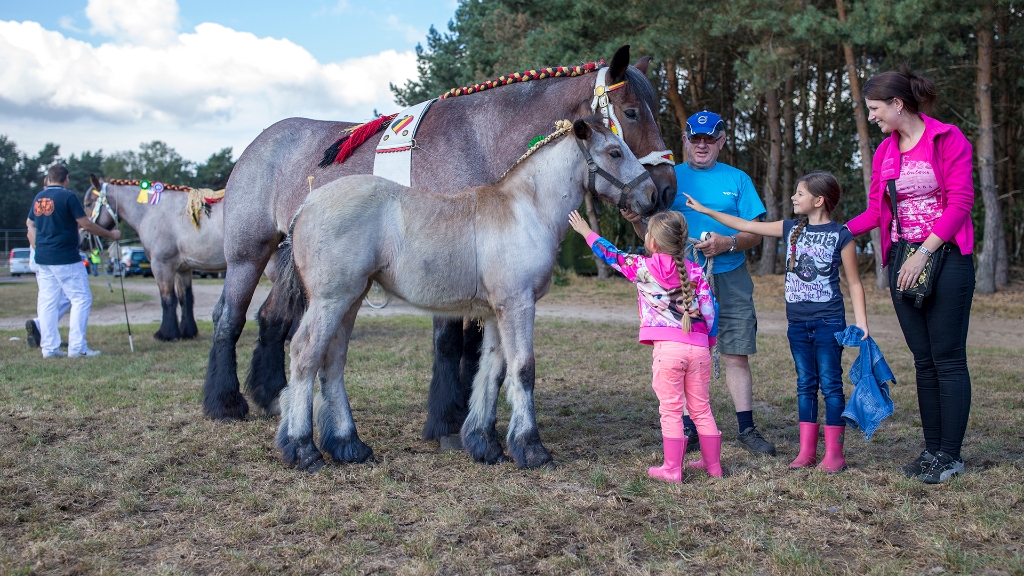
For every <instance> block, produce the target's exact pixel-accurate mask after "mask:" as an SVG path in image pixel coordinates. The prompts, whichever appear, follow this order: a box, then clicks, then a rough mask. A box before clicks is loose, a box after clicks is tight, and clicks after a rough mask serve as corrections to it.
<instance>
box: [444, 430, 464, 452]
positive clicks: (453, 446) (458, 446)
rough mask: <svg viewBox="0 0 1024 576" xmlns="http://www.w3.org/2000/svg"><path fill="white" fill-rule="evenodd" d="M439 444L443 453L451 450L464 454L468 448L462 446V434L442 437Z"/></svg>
mask: <svg viewBox="0 0 1024 576" xmlns="http://www.w3.org/2000/svg"><path fill="white" fill-rule="evenodd" d="M437 443H438V445H439V446H440V448H441V450H442V451H449V450H451V451H455V452H462V451H463V450H465V449H466V447H465V446H463V445H462V435H461V434H448V435H447V436H441V437H440V438H438V439H437Z"/></svg>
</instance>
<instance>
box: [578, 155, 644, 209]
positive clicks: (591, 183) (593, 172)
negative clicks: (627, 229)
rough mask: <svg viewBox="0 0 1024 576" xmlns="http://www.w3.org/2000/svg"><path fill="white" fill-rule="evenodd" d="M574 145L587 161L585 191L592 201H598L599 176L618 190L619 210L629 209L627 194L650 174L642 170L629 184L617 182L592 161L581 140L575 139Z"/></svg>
mask: <svg viewBox="0 0 1024 576" xmlns="http://www.w3.org/2000/svg"><path fill="white" fill-rule="evenodd" d="M576 145H577V146H579V147H580V152H583V157H584V158H585V159H586V160H587V173H588V178H587V190H589V191H590V195H591V196H593V197H594V201H595V202H596V201H597V200H598V197H597V177H598V176H600V177H601V178H604V179H605V180H607V181H608V183H609V184H611V185H612V186H614V187H616V188H618V189H619V191H620V192H621V194H620V195H619V203H618V206H619V210H625V209H627V208H628V207H629V204H628V197H629V193H630V192H632V191H633V188H634V187H636V185H637V184H639V183H641V182H643V181H644V180H646V179H648V178H651V173H650V172H648V171H647V170H644V171H643V172H641V173H640V175H639V176H637V177H636V178H633V179H632V180H630V181H629V182H626V183H623V182H622V180H619V179H618V178H616V177H615V176H612V175H611V174H610V173H609V172H608V171H607V170H605V169H604V168H601V167H600V166H599V165H598V164H597V161H596V160H594V156H593V155H591V154H590V150H587V147H586V146H584V145H583V141H582V140H580V139H579V138H577V139H576Z"/></svg>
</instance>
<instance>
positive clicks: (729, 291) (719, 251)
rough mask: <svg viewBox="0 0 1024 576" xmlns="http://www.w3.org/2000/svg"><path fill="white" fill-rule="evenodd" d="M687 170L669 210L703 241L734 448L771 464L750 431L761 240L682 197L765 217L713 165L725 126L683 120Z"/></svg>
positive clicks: (747, 191)
mask: <svg viewBox="0 0 1024 576" xmlns="http://www.w3.org/2000/svg"><path fill="white" fill-rule="evenodd" d="M683 146H684V147H685V148H686V162H684V163H682V164H679V165H677V166H676V187H677V190H678V193H677V194H676V199H675V202H674V203H673V204H672V210H675V211H677V212H682V214H683V216H685V217H686V221H687V222H688V223H689V226H690V234H691V236H692V237H693V238H704V234H705V233H707V239H706V240H701V241H700V242H698V243H697V244H696V245H695V246H696V248H697V251H698V253H697V256H698V258H699V259H700V264H702V265H703V264H705V263H706V262H707V261H708V260H710V261H711V263H712V271H711V273H712V275H713V280H714V281H713V282H712V284H711V287H712V290H714V293H715V299H716V300H717V301H718V306H719V334H718V350H719V351H720V352H721V354H722V364H724V365H725V385H726V387H727V388H729V394H730V396H732V403H733V407H734V408H735V409H736V424H737V433H736V445H737V446H741V447H743V448H744V449H746V450H747V451H748V452H751V453H752V454H767V455H770V456H775V454H776V451H775V446H774V445H772V443H771V442H769V441H767V440H765V438H764V436H762V435H761V432H760V431H759V430H758V429H757V426H755V425H754V412H753V409H754V408H753V404H754V379H753V376H752V375H751V373H750V360H749V357H750V356H751V355H752V354H756V353H757V313H756V312H755V310H754V281H753V280H752V279H751V278H750V273H749V272H747V257H746V250H747V249H748V248H751V247H753V246H756V245H757V244H759V243H760V242H761V237H760V236H758V235H757V234H751V233H749V232H741V231H737V230H736V229H734V228H730V227H728V226H726V225H724V224H719V223H718V222H717V221H715V220H714V219H712V218H709V217H707V216H704V215H703V214H698V213H697V212H694V211H693V210H690V209H689V208H687V207H686V201H685V197H684V196H683V194H689V195H691V196H693V197H694V198H696V199H697V200H698V201H700V202H701V203H702V204H704V205H705V206H708V207H709V208H712V209H714V210H718V211H719V212H722V213H724V214H729V215H730V216H736V217H739V218H742V219H744V220H757V219H760V218H762V217H763V216H764V214H765V208H764V204H763V203H762V202H761V199H760V198H759V197H758V195H757V191H756V190H755V189H754V183H753V182H752V181H751V180H750V176H747V174H746V173H745V172H743V171H742V170H740V169H738V168H733V167H732V166H729V165H728V164H723V163H722V162H719V161H718V155H719V153H720V152H721V151H722V148H723V147H725V122H724V121H723V120H722V118H721V117H719V116H718V114H715V113H714V112H709V111H707V110H704V111H701V112H697V113H696V114H694V115H693V116H690V117H689V118H688V119H687V120H686V132H685V134H684V135H683ZM623 216H625V217H626V219H627V220H629V221H630V222H632V223H633V228H634V229H635V230H636V233H637V234H638V235H639V236H640V237H641V238H642V237H643V235H644V233H645V232H646V228H645V227H644V224H643V221H642V220H641V219H640V217H639V216H638V215H636V214H634V213H632V212H630V211H624V212H623ZM685 426H686V434H687V437H688V438H690V440H691V441H692V440H693V439H694V437H695V436H696V435H697V432H696V430H695V429H694V425H693V421H692V419H691V418H690V417H689V416H687V417H686V418H685Z"/></svg>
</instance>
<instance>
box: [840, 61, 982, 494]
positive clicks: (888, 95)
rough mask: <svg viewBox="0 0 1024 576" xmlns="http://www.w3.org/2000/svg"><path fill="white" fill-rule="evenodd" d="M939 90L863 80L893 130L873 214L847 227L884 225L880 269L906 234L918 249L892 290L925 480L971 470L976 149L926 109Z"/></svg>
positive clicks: (876, 112) (874, 178)
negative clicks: (927, 284) (966, 451)
mask: <svg viewBox="0 0 1024 576" xmlns="http://www.w3.org/2000/svg"><path fill="white" fill-rule="evenodd" d="M937 95H938V93H937V92H936V90H935V84H933V83H932V81H931V80H928V79H927V78H922V77H920V76H917V75H916V74H914V73H912V72H909V71H903V72H883V73H881V74H878V75H877V76H874V77H872V78H871V79H870V80H868V82H867V84H865V85H864V101H865V103H866V105H867V109H868V120H869V121H873V122H875V123H877V124H878V127H879V128H880V129H881V130H882V132H884V133H886V134H890V136H889V137H888V138H886V139H885V140H883V141H882V143H881V144H880V145H879V146H878V149H877V150H876V151H875V157H874V160H873V162H872V170H871V189H870V190H869V193H868V208H867V210H866V211H864V212H863V213H862V214H859V215H858V216H855V217H854V218H852V219H851V220H850V221H849V222H847V223H846V226H847V227H848V228H849V229H850V232H852V233H853V234H855V235H856V234H864V233H865V232H868V231H870V230H873V229H875V228H881V231H882V234H881V242H880V244H881V246H880V247H879V248H880V250H879V251H880V252H881V258H882V264H883V265H888V264H889V263H890V262H891V261H892V259H893V254H894V252H895V251H894V250H893V248H894V246H895V247H900V246H901V240H902V242H903V243H905V244H909V245H910V247H913V248H915V252H914V254H913V255H912V256H910V257H909V258H907V259H906V260H905V261H904V262H903V265H902V266H900V267H898V268H897V267H896V266H889V292H890V295H891V296H892V305H893V308H894V309H895V310H896V317H897V318H898V319H899V321H900V328H901V329H902V330H903V336H904V337H905V338H906V340H907V346H908V347H909V348H910V351H911V352H912V353H913V354H914V368H915V371H916V375H917V403H918V408H919V409H920V411H921V429H922V431H923V433H924V445H925V449H924V451H922V452H921V454H920V455H918V456H917V458H914V459H913V460H912V461H911V462H910V463H909V464H907V465H906V466H904V468H903V471H904V473H905V474H906V475H907V477H908V478H917V479H919V480H921V481H922V482H925V483H928V484H938V483H942V482H946V481H948V480H949V479H950V478H952V477H954V476H957V475H959V474H963V472H964V461H963V458H962V457H961V455H960V448H961V446H962V445H963V442H964V434H965V432H966V431H967V418H968V416H970V413H971V374H970V371H969V370H968V369H967V327H968V325H969V324H970V319H971V300H972V299H973V298H974V259H973V257H972V256H971V253H972V251H973V249H974V225H973V224H972V223H971V208H972V207H973V206H974V182H973V180H972V177H971V170H972V158H973V156H972V154H973V153H972V150H971V143H970V142H968V141H967V138H965V137H964V135H963V133H962V132H960V129H959V128H957V127H956V126H953V125H951V124H943V123H942V122H939V121H938V120H935V119H934V118H931V117H929V116H925V115H924V114H923V113H922V111H927V110H928V109H930V108H931V105H932V104H933V103H934V101H935V98H936V96H937ZM893 188H894V190H893ZM892 194H895V196H896V202H895V207H894V205H893V201H892V198H891V195H892ZM933 254H935V255H936V256H938V257H941V258H942V261H941V265H940V267H939V268H938V270H937V271H935V270H933V273H932V277H933V279H934V290H933V292H932V294H931V295H930V296H928V297H927V298H925V299H924V300H923V301H922V302H921V303H920V307H917V302H915V299H914V298H908V297H904V296H902V295H901V293H900V292H901V291H902V290H906V289H908V288H910V287H911V286H912V285H913V284H915V283H916V282H917V281H918V279H919V278H920V277H921V271H922V270H923V269H924V267H925V264H926V262H927V261H928V260H929V259H931V258H932V257H933V256H932V255H933Z"/></svg>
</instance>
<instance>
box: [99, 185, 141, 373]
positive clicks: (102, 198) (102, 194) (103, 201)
mask: <svg viewBox="0 0 1024 576" xmlns="http://www.w3.org/2000/svg"><path fill="white" fill-rule="evenodd" d="M93 193H95V194H96V195H97V196H98V197H99V198H98V199H97V201H96V207H95V208H93V211H92V222H93V224H95V223H96V220H98V219H99V215H100V208H106V209H107V212H108V213H110V217H111V218H113V219H114V228H117V226H118V224H120V221H119V220H118V218H117V212H116V211H114V209H113V208H111V207H110V203H109V202H107V183H106V182H104V183H103V187H102V189H101V190H100V191H98V192H97V191H96V189H95V188H93ZM112 229H113V228H112ZM89 238H90V239H91V240H92V241H93V242H96V243H97V244H99V248H100V253H101V254H102V253H103V240H102V239H100V238H99V237H98V236H96V235H95V234H89ZM113 245H114V254H115V260H114V261H115V262H118V263H120V261H121V260H120V257H121V243H120V242H118V241H117V240H114V243H113ZM103 275H104V276H105V277H106V278H107V287H108V288H110V291H111V292H113V291H114V287H113V286H112V285H111V284H110V275H109V273H108V272H107V268H106V267H105V266H104V267H103ZM117 277H118V278H120V280H121V304H122V305H123V306H124V323H125V325H127V326H128V347H129V348H131V350H132V354H134V353H135V343H134V342H133V341H132V323H131V321H130V320H128V300H127V298H125V295H124V274H118V275H117Z"/></svg>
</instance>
